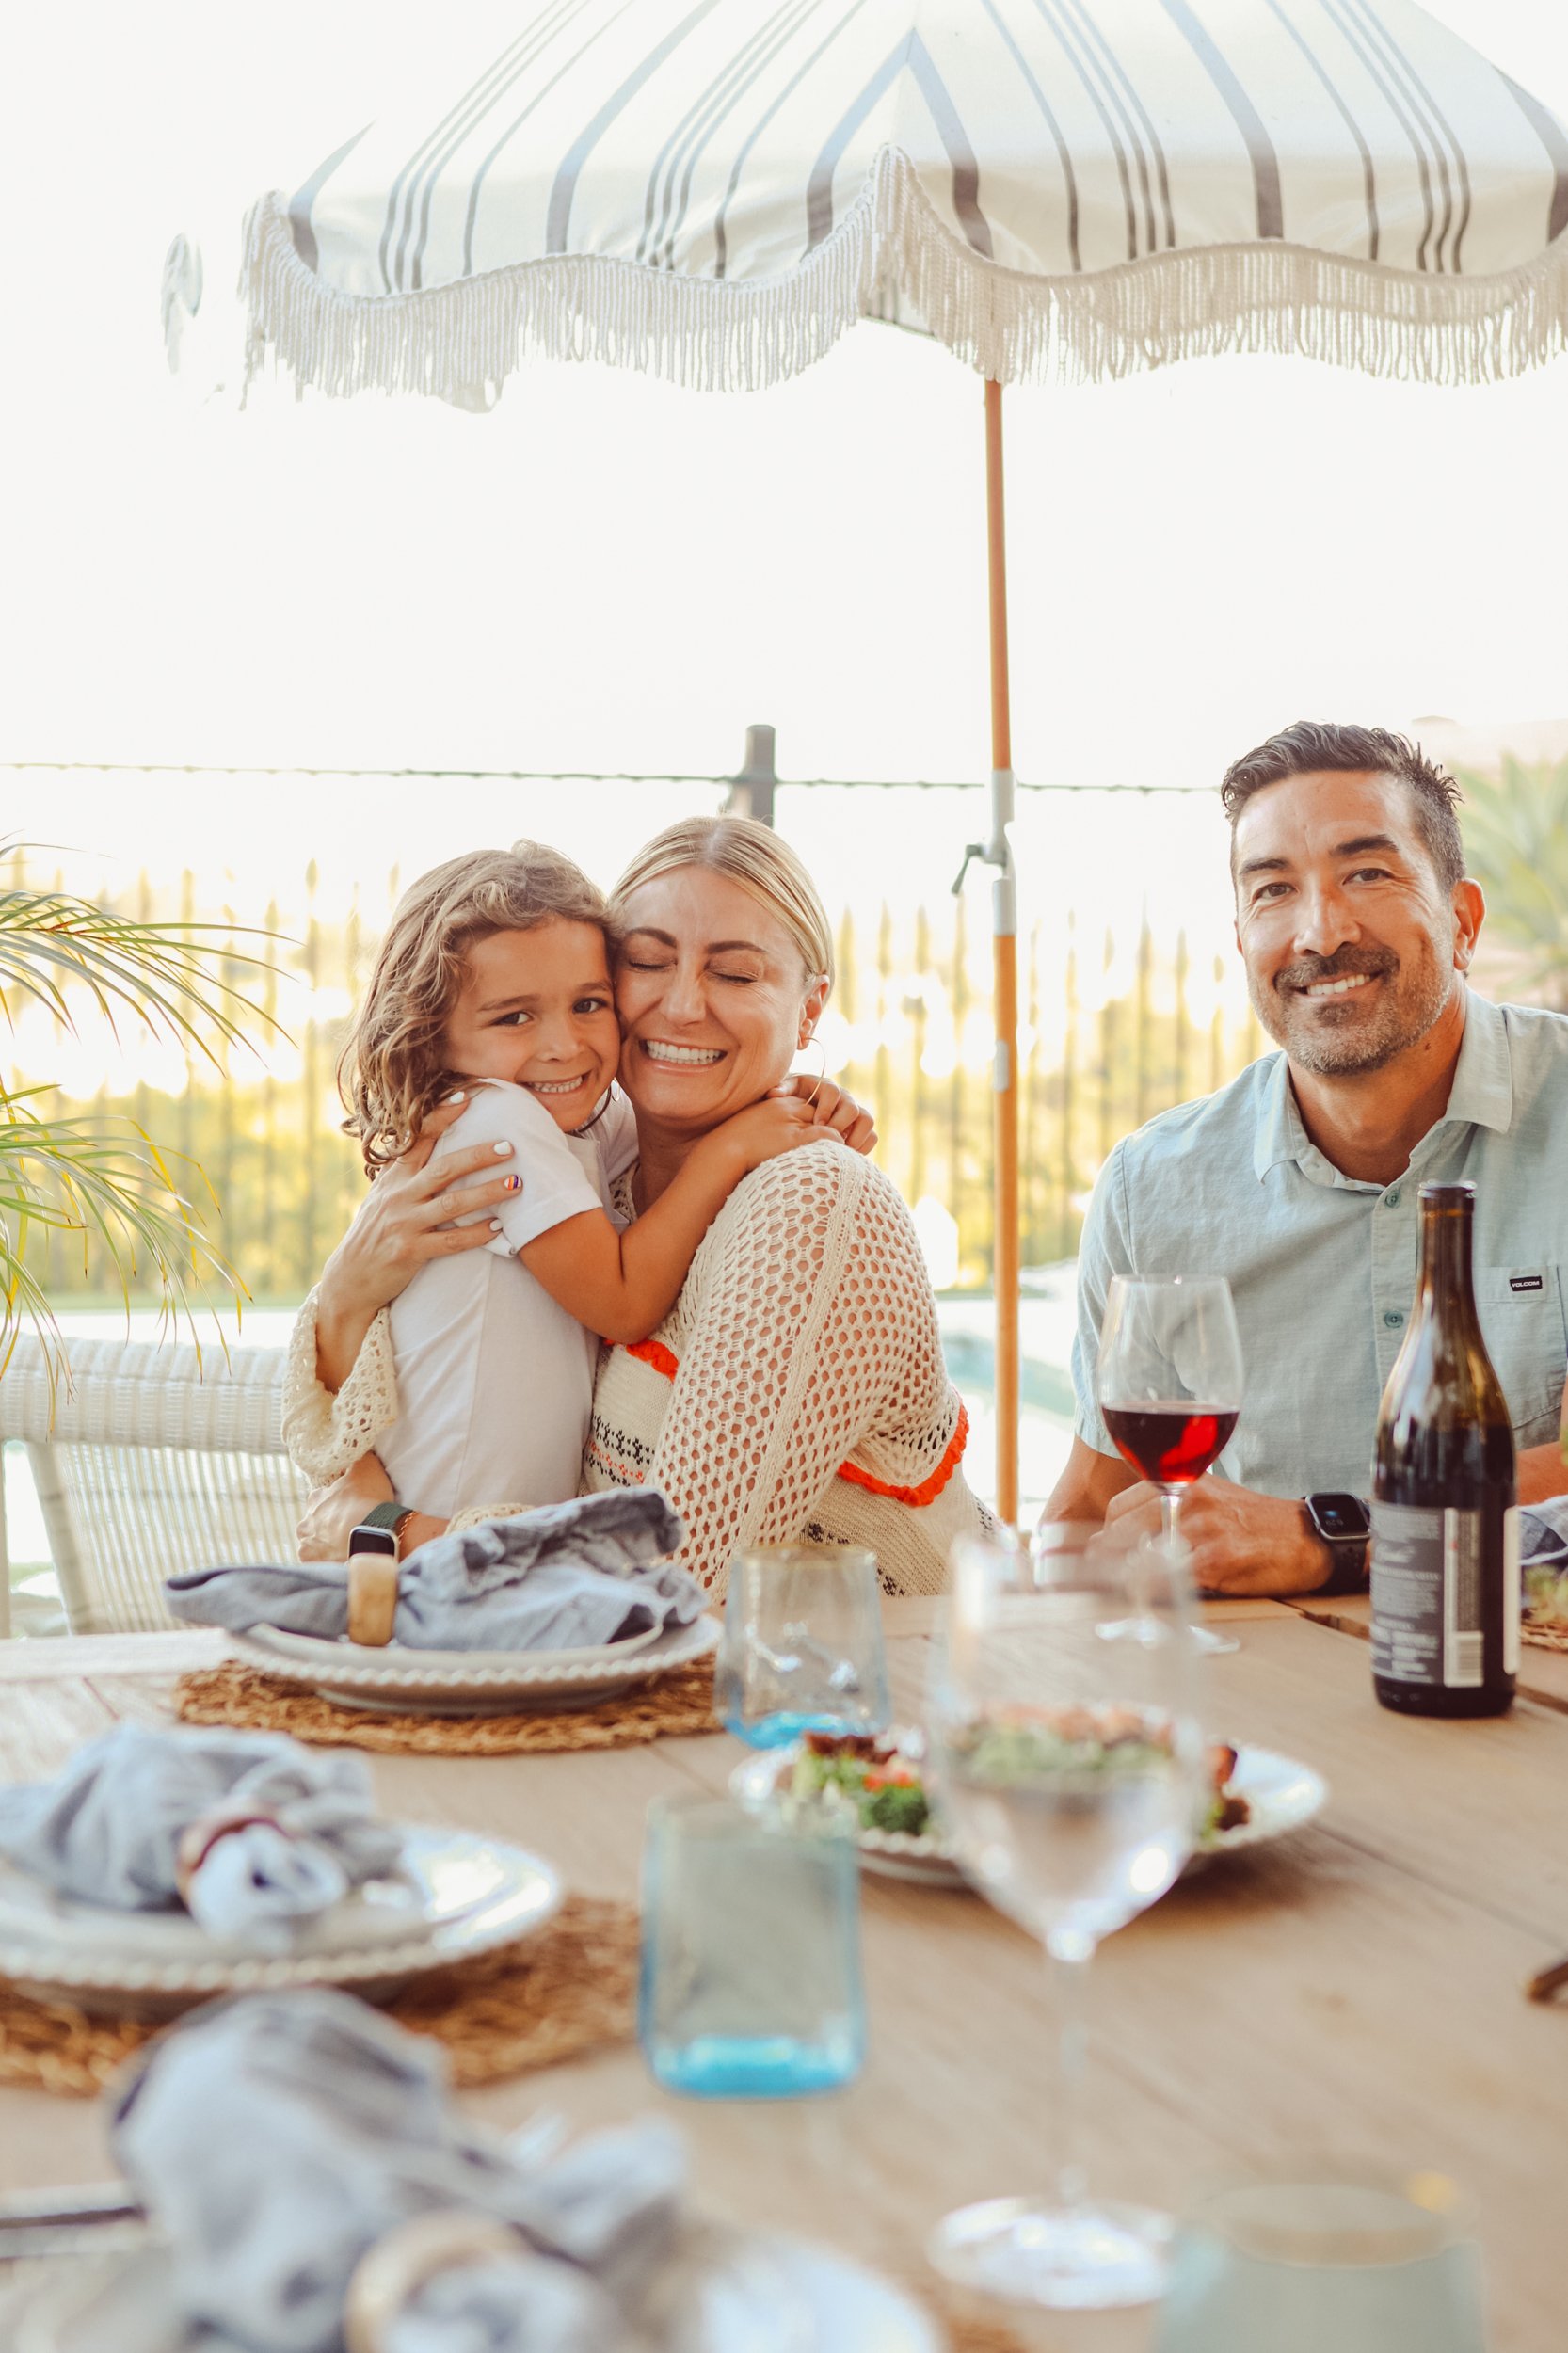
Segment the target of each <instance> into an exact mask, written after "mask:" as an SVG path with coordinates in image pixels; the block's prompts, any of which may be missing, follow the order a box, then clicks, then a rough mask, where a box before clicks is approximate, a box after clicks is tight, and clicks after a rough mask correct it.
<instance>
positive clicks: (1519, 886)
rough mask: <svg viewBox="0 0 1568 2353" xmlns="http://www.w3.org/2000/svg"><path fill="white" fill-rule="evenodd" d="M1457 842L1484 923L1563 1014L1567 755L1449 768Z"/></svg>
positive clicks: (1527, 982)
mask: <svg viewBox="0 0 1568 2353" xmlns="http://www.w3.org/2000/svg"><path fill="white" fill-rule="evenodd" d="M1455 773H1456V775H1457V776H1458V779H1459V782H1460V783H1461V784H1462V785H1463V787H1464V847H1465V854H1466V861H1467V863H1468V866H1469V870H1470V872H1471V873H1472V874H1474V876H1475V878H1476V880H1477V881H1478V882H1479V883H1480V886H1481V888H1482V889H1483V890H1484V891H1485V893H1486V904H1487V920H1488V921H1489V923H1490V924H1491V926H1492V928H1493V930H1494V931H1495V932H1496V933H1497V934H1499V935H1500V936H1501V937H1502V938H1504V939H1505V940H1507V941H1508V942H1509V943H1510V945H1511V946H1512V947H1515V948H1518V949H1520V950H1522V951H1523V952H1524V954H1525V958H1526V963H1525V966H1524V968H1523V969H1522V970H1521V974H1520V980H1521V984H1522V985H1523V986H1525V987H1526V988H1528V989H1529V990H1530V991H1531V992H1532V993H1533V994H1535V995H1536V996H1538V997H1539V998H1540V999H1541V1000H1542V1001H1543V1002H1544V1003H1545V1004H1548V1005H1555V1006H1556V1007H1557V1008H1558V1009H1559V1010H1560V1011H1563V1012H1568V760H1557V761H1555V762H1554V761H1551V760H1542V761H1539V762H1537V763H1536V764H1535V765H1533V766H1529V767H1527V766H1526V765H1525V764H1524V762H1523V761H1521V760H1515V759H1514V758H1513V757H1512V754H1511V753H1505V754H1504V756H1503V763H1502V770H1501V773H1500V775H1498V776H1496V777H1493V776H1479V775H1477V774H1475V773H1473V772H1472V771H1470V770H1468V769H1464V768H1461V769H1458V770H1456V772H1455Z"/></svg>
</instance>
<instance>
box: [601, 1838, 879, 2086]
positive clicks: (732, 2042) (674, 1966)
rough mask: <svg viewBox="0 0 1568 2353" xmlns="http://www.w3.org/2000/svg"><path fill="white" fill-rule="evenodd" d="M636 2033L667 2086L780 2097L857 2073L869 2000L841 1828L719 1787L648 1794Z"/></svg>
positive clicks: (854, 1888) (852, 1866)
mask: <svg viewBox="0 0 1568 2353" xmlns="http://www.w3.org/2000/svg"><path fill="white" fill-rule="evenodd" d="M637 2033H638V2038H639V2040H640V2041H641V2042H642V2046H643V2053H644V2056H645V2057H646V2058H647V2060H648V2066H649V2067H650V2068H651V2070H652V2072H653V2074H654V2077H655V2079H656V2080H657V2081H658V2082H659V2083H661V2084H663V2085H664V2089H666V2090H667V2091H683V2092H690V2093H693V2094H695V2095H696V2096H697V2097H698V2098H706V2099H730V2100H744V2099H753V2100H755V2099H788V2098H791V2097H792V2096H795V2095H798V2094H799V2093H801V2092H807V2091H829V2090H832V2089H836V2088H837V2087H838V2086H839V2085H840V2084H846V2083H849V2082H851V2081H853V2079H854V2077H855V2076H856V2075H857V2074H858V2073H859V2072H860V2067H861V2064H862V2062H863V2060H864V2058H865V2053H866V2008H865V1995H864V1993H863V1991H862V1987H861V1980H860V1879H859V1872H858V1869H857V1867H856V1850H855V1842H854V1839H853V1838H852V1836H851V1835H850V1834H849V1832H848V1829H847V1826H844V1825H841V1824H838V1823H835V1822H833V1821H832V1820H831V1819H830V1820H828V1821H826V1822H824V1824H823V1825H822V1826H821V1827H820V1829H819V1828H816V1827H813V1828H812V1829H810V1830H807V1831H796V1830H793V1829H790V1828H786V1827H785V1825H784V1823H783V1821H782V1819H781V1818H779V1817H775V1816H758V1815H755V1814H751V1813H748V1812H746V1811H745V1810H744V1808H742V1807H740V1806H737V1805H732V1804H730V1803H729V1802H728V1800H726V1799H722V1798H707V1797H698V1796H692V1797H679V1798H659V1799H655V1801H654V1802H653V1803H652V1805H651V1806H649V1808H648V1837H647V1843H646V1845H645V1847H644V1849H643V1951H642V1976H641V1982H640V1985H639V1990H638V2000H637Z"/></svg>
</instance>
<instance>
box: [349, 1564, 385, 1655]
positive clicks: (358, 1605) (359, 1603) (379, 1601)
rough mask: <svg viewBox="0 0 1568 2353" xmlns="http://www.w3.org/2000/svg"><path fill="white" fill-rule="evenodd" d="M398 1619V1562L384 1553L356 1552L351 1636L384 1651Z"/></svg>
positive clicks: (351, 1570)
mask: <svg viewBox="0 0 1568 2353" xmlns="http://www.w3.org/2000/svg"><path fill="white" fill-rule="evenodd" d="M396 1621H397V1562H396V1561H395V1560H393V1559H392V1557H391V1556H390V1555H389V1554H387V1553H383V1552H356V1553H354V1554H353V1555H352V1556H351V1558H350V1560H349V1563H348V1639H349V1641H351V1642H363V1643H364V1644H366V1645H367V1647H369V1648H370V1649H373V1650H383V1649H385V1647H386V1645H387V1644H388V1643H389V1642H390V1641H392V1627H393V1625H395V1624H396Z"/></svg>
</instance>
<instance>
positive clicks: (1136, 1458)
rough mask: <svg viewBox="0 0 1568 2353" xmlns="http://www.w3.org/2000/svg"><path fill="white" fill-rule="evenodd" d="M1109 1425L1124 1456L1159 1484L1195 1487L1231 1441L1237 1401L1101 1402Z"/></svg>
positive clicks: (1153, 1481) (1106, 1423) (1152, 1483)
mask: <svg viewBox="0 0 1568 2353" xmlns="http://www.w3.org/2000/svg"><path fill="white" fill-rule="evenodd" d="M1100 1411H1101V1413H1102V1414H1103V1415H1104V1417H1105V1426H1106V1429H1107V1430H1108V1431H1109V1432H1110V1433H1111V1439H1112V1444H1113V1446H1114V1447H1115V1449H1116V1451H1117V1453H1118V1454H1119V1455H1121V1457H1122V1459H1123V1461H1124V1462H1128V1463H1130V1464H1131V1465H1132V1467H1133V1469H1134V1470H1137V1471H1142V1473H1143V1475H1144V1478H1145V1479H1146V1480H1148V1481H1149V1482H1150V1483H1151V1485H1153V1486H1156V1487H1190V1486H1191V1485H1192V1481H1194V1480H1195V1479H1201V1478H1202V1477H1203V1475H1204V1472H1205V1471H1206V1470H1207V1469H1208V1466H1209V1465H1210V1464H1211V1463H1213V1462H1215V1461H1217V1460H1218V1458H1219V1457H1220V1455H1222V1454H1223V1453H1224V1450H1225V1448H1226V1447H1227V1446H1228V1445H1229V1443H1230V1436H1231V1433H1232V1431H1233V1430H1234V1429H1235V1428H1236V1423H1237V1418H1238V1416H1237V1411H1236V1408H1235V1407H1233V1406H1224V1405H1199V1404H1196V1403H1194V1402H1192V1401H1191V1400H1184V1401H1182V1402H1181V1403H1180V1404H1177V1405H1143V1404H1140V1405H1102V1406H1101V1408H1100Z"/></svg>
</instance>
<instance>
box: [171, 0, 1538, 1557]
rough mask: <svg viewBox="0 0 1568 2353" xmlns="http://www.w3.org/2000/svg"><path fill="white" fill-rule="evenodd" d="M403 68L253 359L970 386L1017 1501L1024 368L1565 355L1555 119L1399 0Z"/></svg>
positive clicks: (1018, 20) (1474, 361)
mask: <svg viewBox="0 0 1568 2353" xmlns="http://www.w3.org/2000/svg"><path fill="white" fill-rule="evenodd" d="M379 62H381V63H385V62H386V61H384V60H383V61H379ZM392 64H393V66H394V68H396V67H398V66H400V67H401V69H402V93H401V95H400V96H398V97H397V98H395V99H394V100H393V101H392V103H391V104H388V105H387V106H385V107H383V108H382V110H381V111H379V112H378V113H377V114H376V117H375V119H374V120H368V121H365V122H363V123H362V124H360V126H359V127H352V126H347V125H345V128H348V129H350V136H348V137H347V138H345V139H344V143H343V145H342V146H341V147H339V148H338V149H337V150H336V151H335V152H333V153H332V154H330V155H328V157H327V158H326V160H325V161H324V162H322V163H321V164H319V165H318V166H317V167H316V168H315V169H313V170H312V171H311V172H310V174H309V176H308V177H307V178H306V179H305V180H304V181H303V182H302V183H301V184H299V186H298V187H297V188H296V191H295V193H294V194H293V195H283V194H273V195H270V196H266V197H264V198H263V199H262V200H261V201H260V202H259V203H258V204H257V205H256V206H255V207H254V209H253V211H252V213H251V215H250V216H249V220H248V227H247V234H246V257H245V265H244V285H245V289H246V293H247V297H248V309H249V328H248V335H249V366H250V368H251V369H252V370H253V369H254V368H255V367H256V366H257V365H259V364H260V363H261V362H262V361H263V360H264V358H265V356H266V355H267V354H268V353H269V352H270V353H272V354H274V355H276V358H277V359H278V360H280V361H281V362H282V363H283V364H284V365H285V366H286V367H287V368H288V369H290V370H291V371H292V372H293V374H294V376H296V378H297V380H298V381H299V383H300V384H302V385H304V384H311V385H315V386H317V387H319V388H320V389H321V390H323V391H324V392H329V393H352V392H363V391H367V390H371V389H379V390H381V391H385V392H424V393H430V394H434V395H437V396H438V397H440V398H441V399H445V400H449V401H455V402H457V403H459V404H461V405H463V406H465V407H476V408H487V407H488V406H490V405H491V404H492V403H493V402H494V401H495V399H496V398H497V396H498V395H499V393H500V392H501V390H502V387H503V385H504V382H505V379H506V377H507V376H509V375H510V374H511V373H512V371H513V370H514V369H515V368H517V367H518V366H520V364H522V363H524V362H525V361H528V360H535V359H548V360H590V359H591V360H605V361H608V362H610V363H611V364H613V365H616V366H621V367H632V368H642V369H646V370H648V371H649V372H651V373H653V374H656V375H659V376H666V377H669V378H672V379H673V380H674V381H676V382H678V383H680V384H684V385H690V386H692V387H694V388H696V389H699V390H703V391H709V392H752V391H759V390H761V389H763V388H765V387H766V386H768V385H771V384H776V383H778V382H781V381H782V380H784V379H785V378H786V377H789V376H794V375H795V374H797V373H798V372H799V371H800V370H801V369H803V368H806V367H808V366H809V365H810V364H811V362H812V361H813V360H818V359H820V358H821V357H822V356H823V355H824V352H826V351H828V350H829V349H830V348H831V347H832V345H833V344H835V343H836V342H837V341H838V339H839V337H840V335H842V334H843V333H844V332H845V331H846V329H847V328H850V327H852V326H853V325H854V324H855V323H856V321H857V320H859V319H862V318H876V319H884V320H888V321H891V322H895V323H897V324H900V325H903V326H904V327H910V328H918V329H919V330H920V331H922V332H924V333H926V334H928V335H933V336H936V337H937V338H938V339H939V340H940V341H941V342H943V343H945V344H947V345H948V347H949V348H950V349H951V350H952V352H953V353H954V354H955V355H956V356H957V357H958V358H959V359H960V360H963V361H964V362H965V364H966V365H968V366H969V367H971V368H973V369H974V370H975V371H976V373H977V374H978V375H979V376H981V377H982V378H983V379H984V388H985V390H984V424H985V445H986V456H987V482H988V498H987V523H988V533H989V552H990V619H991V632H992V637H991V648H992V658H991V792H990V823H989V826H988V829H987V833H986V838H985V840H984V841H983V842H981V843H978V844H975V845H972V847H971V850H970V853H969V856H977V857H979V858H980V859H982V860H983V861H984V863H986V864H987V865H989V866H990V867H991V868H992V869H993V870H994V879H993V888H992V899H993V929H994V933H995V963H996V979H995V1004H996V1063H995V1081H994V1083H995V1094H996V1116H997V1129H996V1193H997V1198H996V1300H997V1423H998V1465H997V1490H998V1501H999V1505H1000V1509H1001V1511H1002V1513H1003V1514H1004V1516H1006V1517H1008V1518H1012V1517H1013V1516H1014V1515H1015V1514H1016V1504H1017V1452H1016V1447H1017V1409H1018V1359H1017V1289H1018V1214H1017V1149H1018V1146H1017V1052H1016V1043H1017V1041H1016V1026H1017V1024H1016V945H1015V933H1016V883H1015V874H1014V866H1013V856H1012V850H1011V847H1010V840H1009V833H1008V826H1009V823H1010V820H1011V817H1012V811H1013V760H1012V744H1011V729H1010V720H1009V711H1008V663H1007V619H1006V614H1007V606H1006V578H1005V562H1004V554H1003V540H1002V470H1001V469H1002V447H1001V388H1002V386H1004V385H1006V384H1011V383H1018V382H1022V381H1026V380H1035V381H1039V380H1051V379H1055V380H1063V379H1082V378H1086V377H1088V378H1094V377H1106V376H1122V375H1125V374H1127V373H1128V371H1130V370H1132V369H1135V368H1144V367H1153V366H1158V365H1161V364H1164V363H1165V362H1167V361H1170V360H1177V359H1182V358H1186V357H1189V356H1192V355H1196V354H1200V353H1208V352H1224V351H1271V352H1296V353H1303V354H1306V355H1309V356H1311V357H1314V358H1317V359H1321V360H1331V361H1334V362H1335V363H1336V364H1338V365H1341V366H1347V367H1356V368H1361V369H1366V370H1368V371H1370V372H1372V373H1374V374H1376V375H1381V376H1411V377H1417V378H1422V379H1427V380H1436V381H1440V382H1444V383H1462V382H1471V381H1475V380H1478V379H1483V378H1492V377H1498V376H1507V375H1511V374H1513V373H1515V372H1517V371H1519V370H1521V369H1523V368H1526V367H1528V366H1530V365H1532V364H1534V363H1536V362H1538V361H1541V360H1545V359H1547V358H1548V357H1550V356H1551V355H1553V354H1554V353H1556V352H1558V351H1560V349H1561V348H1562V345H1563V342H1564V331H1565V324H1568V238H1565V237H1564V236H1563V234H1562V232H1563V230H1564V228H1565V226H1568V133H1565V132H1564V130H1563V128H1562V126H1561V125H1560V123H1559V122H1558V121H1557V120H1556V119H1555V118H1554V117H1553V116H1552V115H1551V114H1550V113H1549V112H1548V111H1547V110H1546V109H1545V108H1544V106H1543V105H1541V104H1539V103H1538V102H1537V101H1536V100H1535V99H1533V98H1532V97H1531V96H1530V95H1529V94H1528V92H1527V91H1525V90H1523V89H1521V88H1519V87H1518V86H1517V85H1516V84H1515V83H1513V82H1512V81H1511V80H1510V79H1509V78H1508V76H1507V75H1506V74H1503V73H1501V72H1497V71H1496V69H1495V68H1494V67H1492V66H1491V65H1489V64H1488V63H1487V62H1486V61H1485V60H1484V59H1483V58H1481V57H1480V56H1478V55H1477V54H1476V53H1475V51H1473V50H1472V49H1470V48H1468V47H1466V45H1465V44H1464V42H1463V41H1461V40H1458V39H1457V38H1456V37H1455V36H1454V35H1453V34H1452V33H1450V32H1448V30H1446V29H1445V28H1444V27H1443V26H1442V25H1440V24H1437V23H1436V22H1435V21H1434V20H1433V19H1432V17H1431V16H1429V15H1428V14H1427V13H1426V12H1425V11H1424V10H1423V9H1421V8H1416V7H1415V6H1413V5H1411V0H545V4H542V5H541V0H534V5H532V6H529V5H528V4H527V0H512V4H511V5H504V0H471V5H469V6H467V7H464V8H460V9H455V10H449V11H444V12H438V11H432V12H431V16H430V20H429V24H428V29H427V31H426V32H425V34H424V37H423V38H422V40H421V42H420V44H419V50H418V54H417V55H412V56H408V57H407V58H405V59H402V60H394V61H392ZM302 70H305V69H304V68H303V67H302ZM183 267H184V276H183V278H182V279H181V281H180V283H179V284H178V285H176V286H175V287H174V289H173V297H174V298H183V299H184V302H185V304H186V307H187V308H188V307H189V303H190V296H189V287H190V283H191V275H190V269H189V263H188V256H187V257H185V260H184V264H183ZM176 310H177V301H176ZM967 865H968V857H967V858H966V866H967Z"/></svg>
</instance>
